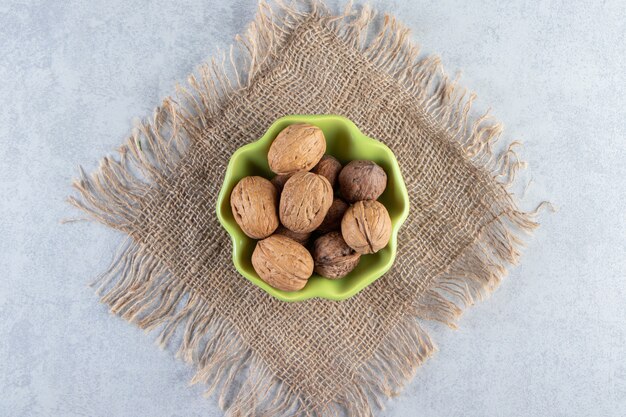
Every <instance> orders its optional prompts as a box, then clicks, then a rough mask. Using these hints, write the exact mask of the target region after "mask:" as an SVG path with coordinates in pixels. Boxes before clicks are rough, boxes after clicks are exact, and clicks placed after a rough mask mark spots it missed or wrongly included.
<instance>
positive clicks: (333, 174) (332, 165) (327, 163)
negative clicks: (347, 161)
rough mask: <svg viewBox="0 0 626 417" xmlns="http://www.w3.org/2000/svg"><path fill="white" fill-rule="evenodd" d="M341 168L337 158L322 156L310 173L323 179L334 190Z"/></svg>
mask: <svg viewBox="0 0 626 417" xmlns="http://www.w3.org/2000/svg"><path fill="white" fill-rule="evenodd" d="M341 168H342V167H341V162H339V161H338V160H337V158H335V157H334V156H330V155H324V156H322V159H320V161H319V162H318V163H317V165H315V166H314V167H313V169H312V170H311V172H312V173H314V174H317V175H321V176H323V177H325V178H326V179H327V180H328V182H329V183H330V186H331V187H333V188H335V183H336V182H337V175H339V172H340V171H341Z"/></svg>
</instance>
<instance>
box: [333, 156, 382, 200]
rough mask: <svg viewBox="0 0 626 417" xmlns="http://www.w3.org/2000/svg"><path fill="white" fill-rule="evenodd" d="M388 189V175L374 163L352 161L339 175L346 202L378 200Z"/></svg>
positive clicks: (342, 193)
mask: <svg viewBox="0 0 626 417" xmlns="http://www.w3.org/2000/svg"><path fill="white" fill-rule="evenodd" d="M386 187H387V174H386V173H385V170H383V169H382V168H381V167H380V166H378V165H377V164H376V163H375V162H372V161H352V162H350V163H349V164H348V165H346V166H345V167H344V168H343V169H342V170H341V172H340V173H339V189H340V191H341V195H342V196H343V198H345V199H346V201H348V202H350V203H354V202H357V201H361V200H376V199H377V198H378V197H380V195H381V194H382V193H383V191H385V188H386Z"/></svg>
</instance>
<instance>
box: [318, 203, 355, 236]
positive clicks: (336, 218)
mask: <svg viewBox="0 0 626 417" xmlns="http://www.w3.org/2000/svg"><path fill="white" fill-rule="evenodd" d="M346 210H348V204H347V203H346V202H345V201H343V200H342V199H341V198H335V199H334V200H333V204H331V206H330V208H329V209H328V213H326V217H324V221H323V222H322V224H320V226H319V227H318V228H317V230H319V231H320V232H322V233H326V232H330V231H332V230H339V229H340V228H341V219H342V218H343V215H344V213H345V212H346Z"/></svg>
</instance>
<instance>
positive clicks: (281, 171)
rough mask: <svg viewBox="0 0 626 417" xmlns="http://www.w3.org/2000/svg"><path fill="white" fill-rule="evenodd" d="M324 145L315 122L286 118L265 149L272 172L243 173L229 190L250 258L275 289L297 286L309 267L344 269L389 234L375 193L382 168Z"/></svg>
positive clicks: (328, 273)
mask: <svg viewBox="0 0 626 417" xmlns="http://www.w3.org/2000/svg"><path fill="white" fill-rule="evenodd" d="M325 152H326V139H325V138H324V134H323V133H322V131H321V129H319V128H318V127H316V126H312V125H309V124H293V125H290V126H288V127H287V128H285V129H284V130H283V131H281V132H280V133H279V134H278V136H277V137H276V139H274V141H273V142H272V145H271V146H270V149H269V152H268V155H267V159H268V162H269V166H270V168H271V170H272V171H273V172H275V173H276V176H275V177H274V178H273V179H272V180H271V181H269V180H267V179H266V178H262V177H258V176H250V177H245V178H243V179H241V180H240V181H239V182H238V183H237V185H236V186H235V188H234V189H233V191H232V193H231V195H230V205H231V208H232V212H233V216H234V218H235V220H236V221H237V224H238V225H239V226H240V227H241V230H243V232H244V233H245V234H246V235H247V236H249V237H251V238H253V239H259V241H258V242H257V245H256V248H255V249H254V252H253V254H252V266H253V267H254V269H255V271H256V272H257V273H258V274H259V276H260V277H261V279H263V280H264V281H265V282H267V283H268V284H269V285H271V286H273V287H275V288H278V289H280V290H284V291H297V290H300V289H302V288H303V287H304V286H305V285H306V283H307V280H308V279H309V278H310V277H311V275H312V274H313V271H315V272H317V273H318V274H319V275H321V276H323V277H326V278H331V279H338V278H341V277H344V276H346V275H347V274H348V273H349V272H350V271H352V270H353V269H354V268H355V267H356V266H357V265H358V263H359V260H360V257H361V255H367V254H371V253H375V252H378V251H379V250H380V249H382V248H384V247H385V246H386V245H387V243H388V242H389V238H390V237H391V219H390V218H389V213H388V212H387V209H386V208H385V206H383V205H382V204H381V203H379V202H378V201H376V199H377V198H378V197H380V195H381V194H382V193H383V191H385V187H386V186H387V174H386V173H385V171H384V170H383V169H382V168H381V167H380V166H378V165H377V164H376V163H374V162H372V161H351V162H349V163H348V164H347V165H346V166H342V165H341V163H340V162H339V161H338V160H337V159H335V158H334V157H332V156H330V155H324V153H325ZM311 236H314V239H313V241H312V244H310V245H309V240H311ZM307 247H309V249H307Z"/></svg>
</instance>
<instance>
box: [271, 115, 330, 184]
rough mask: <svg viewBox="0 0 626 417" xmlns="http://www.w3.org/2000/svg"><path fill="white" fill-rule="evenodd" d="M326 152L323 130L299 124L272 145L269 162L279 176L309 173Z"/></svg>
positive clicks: (289, 128) (284, 131)
mask: <svg viewBox="0 0 626 417" xmlns="http://www.w3.org/2000/svg"><path fill="white" fill-rule="evenodd" d="M324 152H326V139H325V138H324V133H323V132H322V130H321V129H320V128H319V127H317V126H313V125H309V124H306V123H298V124H293V125H290V126H287V127H286V128H285V129H283V130H282V131H281V132H280V133H279V134H278V136H276V139H274V141H273V142H272V144H271V145H270V149H269V152H268V153H267V160H268V162H269V165H270V169H271V170H272V171H274V172H275V173H277V174H289V173H292V172H298V171H309V170H310V169H311V168H313V167H314V166H315V164H317V163H318V162H319V160H320V159H321V158H322V156H323V155H324Z"/></svg>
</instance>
